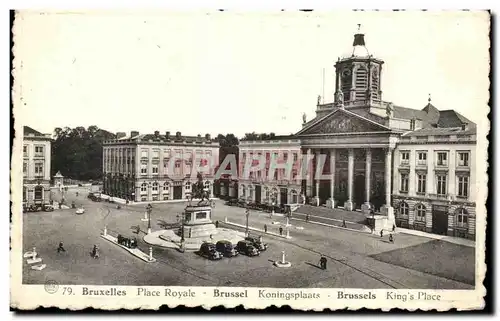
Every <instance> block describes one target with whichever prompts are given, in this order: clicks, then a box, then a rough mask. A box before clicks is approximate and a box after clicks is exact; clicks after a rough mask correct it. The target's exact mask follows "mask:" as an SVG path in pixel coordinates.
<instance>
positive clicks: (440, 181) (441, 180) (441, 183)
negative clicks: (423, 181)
mask: <svg viewBox="0 0 500 321" xmlns="http://www.w3.org/2000/svg"><path fill="white" fill-rule="evenodd" d="M436 181H437V194H438V195H441V196H443V195H446V189H447V186H446V185H447V184H446V175H436Z"/></svg>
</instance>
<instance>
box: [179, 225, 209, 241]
mask: <svg viewBox="0 0 500 321" xmlns="http://www.w3.org/2000/svg"><path fill="white" fill-rule="evenodd" d="M181 229H182V227H181ZM179 232H180V233H182V231H181V230H179ZM215 234H217V228H216V227H215V224H213V223H209V224H200V225H184V237H185V238H195V237H206V236H210V235H215ZM179 235H180V234H179Z"/></svg>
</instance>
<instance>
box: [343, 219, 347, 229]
mask: <svg viewBox="0 0 500 321" xmlns="http://www.w3.org/2000/svg"><path fill="white" fill-rule="evenodd" d="M342 227H343V228H346V227H347V225H345V220H342Z"/></svg>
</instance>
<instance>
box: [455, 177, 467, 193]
mask: <svg viewBox="0 0 500 321" xmlns="http://www.w3.org/2000/svg"><path fill="white" fill-rule="evenodd" d="M457 195H458V196H460V197H467V196H469V176H459V177H458V193H457Z"/></svg>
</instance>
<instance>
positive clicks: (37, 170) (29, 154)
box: [23, 126, 52, 206]
mask: <svg viewBox="0 0 500 321" xmlns="http://www.w3.org/2000/svg"><path fill="white" fill-rule="evenodd" d="M23 130H24V133H23V204H24V205H26V206H30V205H38V206H43V205H47V204H49V202H50V156H51V150H50V146H51V141H52V138H51V136H50V134H42V133H40V132H39V131H37V130H34V129H33V128H31V127H29V126H24V129H23Z"/></svg>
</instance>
